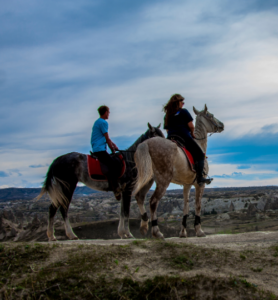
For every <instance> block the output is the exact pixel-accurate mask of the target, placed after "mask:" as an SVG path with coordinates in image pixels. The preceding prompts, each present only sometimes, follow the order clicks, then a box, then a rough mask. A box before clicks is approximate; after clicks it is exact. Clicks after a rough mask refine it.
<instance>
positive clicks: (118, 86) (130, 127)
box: [0, 0, 278, 185]
mask: <svg viewBox="0 0 278 300" xmlns="http://www.w3.org/2000/svg"><path fill="white" fill-rule="evenodd" d="M2 1H3V0H2ZM16 3H17V5H14V4H13V3H9V2H7V3H6V2H5V5H3V9H2V10H1V12H0V17H1V22H2V23H3V24H4V26H1V28H0V38H1V45H0V49H1V57H0V66H1V69H0V99H1V100H0V101H1V103H0V104H1V111H0V136H1V138H0V153H1V155H0V164H1V168H3V170H9V169H10V168H18V169H19V171H20V174H23V175H24V176H25V178H28V182H29V183H30V184H32V183H34V184H38V182H40V181H42V179H41V178H42V177H43V176H44V175H45V174H44V170H43V167H45V166H47V165H46V164H49V163H51V161H53V159H54V158H55V157H57V156H60V155H62V154H64V153H67V152H72V151H77V152H84V153H88V152H89V150H90V134H91V129H92V125H93V122H94V120H95V119H96V118H98V114H97V111H96V109H97V107H98V106H100V105H101V104H107V105H108V106H110V110H111V115H110V119H109V125H110V132H109V133H110V136H111V137H112V139H113V141H115V142H116V144H118V146H119V147H121V148H127V147H128V146H129V145H130V144H132V142H134V141H135V140H136V138H137V137H138V136H139V135H140V134H142V133H143V132H145V131H146V129H147V122H151V124H152V125H158V124H159V123H160V122H163V112H162V111H161V109H162V105H163V104H165V102H167V100H168V99H169V98H170V96H171V94H173V93H175V92H179V93H181V94H183V95H184V96H185V98H186V107H187V108H188V109H189V110H190V112H191V113H192V106H193V105H194V106H195V107H196V108H197V109H202V107H203V106H204V104H205V103H207V105H208V107H209V110H210V111H211V112H212V113H214V114H215V115H216V117H217V118H219V119H220V120H221V121H223V122H224V123H225V131H224V132H223V133H222V134H221V135H214V136H212V138H211V140H209V147H208V155H209V156H211V155H213V161H214V163H218V164H222V163H226V164H228V163H231V164H235V166H236V165H239V166H240V165H242V166H243V165H245V164H248V165H252V166H253V165H254V164H266V163H267V164H268V165H269V166H270V162H274V161H275V163H273V166H270V167H269V168H270V170H274V169H275V168H277V167H278V165H277V164H276V160H275V157H277V145H278V144H277V142H276V141H277V140H278V139H277V137H278V135H277V133H278V130H277V121H276V120H277V116H276V115H277V114H276V111H277V109H278V104H277V96H278V79H277V76H276V75H277V74H276V73H277V68H278V56H277V52H276V49H277V48H278V41H277V31H276V28H277V27H278V19H277V3H276V2H275V1H265V2H263V1H257V0H255V1H249V0H248V1H243V2H239V1H236V2H232V1H225V0H221V1H219V0H216V1H214V2H213V3H207V2H205V1H201V2H196V1H179V0H178V1H176V2H173V3H172V2H171V3H170V2H168V1H164V0H162V1H156V0H154V1H151V2H150V1H146V0H143V1H127V0H120V1H117V3H116V2H115V3H114V2H113V1H112V2H111V3H109V4H108V3H107V2H105V1H99V0H97V1H93V2H92V1H89V0H81V1H79V2H78V3H75V2H72V3H69V2H68V1H64V0H62V1H59V3H58V2H57V3H56V2H55V3H54V1H50V3H51V5H49V4H48V5H46V4H43V3H42V2H37V1H34V0H26V1H25V2H24V5H23V4H22V3H21V2H20V1H16ZM53 7H54V8H55V9H53ZM50 20H51V21H50ZM270 108H271V109H270ZM258 120H259V121H258ZM218 136H219V137H218ZM15 154H16V155H17V157H15V156H14V155H15ZM226 154H227V155H226ZM238 169H240V168H238ZM3 172H4V171H3ZM5 172H8V171H5ZM7 174H8V173H7ZM215 174H221V173H215ZM228 174H231V173H228ZM220 176H222V175H220ZM2 179H3V180H6V181H5V184H11V185H20V184H22V183H21V182H20V180H19V178H14V176H9V177H2ZM24 184H25V183H24Z"/></svg>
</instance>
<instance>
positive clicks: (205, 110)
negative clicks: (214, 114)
mask: <svg viewBox="0 0 278 300" xmlns="http://www.w3.org/2000/svg"><path fill="white" fill-rule="evenodd" d="M207 111H208V108H207V105H206V104H205V109H204V113H206V112H207Z"/></svg>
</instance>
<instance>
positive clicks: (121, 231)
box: [118, 190, 134, 239]
mask: <svg viewBox="0 0 278 300" xmlns="http://www.w3.org/2000/svg"><path fill="white" fill-rule="evenodd" d="M131 194H132V191H131V190H125V191H124V192H123V193H122V198H123V199H122V201H121V215H120V221H119V226H118V235H119V236H120V237H121V238H122V239H126V238H127V239H131V238H134V236H133V235H132V234H131V232H130V230H129V211H130V202H131Z"/></svg>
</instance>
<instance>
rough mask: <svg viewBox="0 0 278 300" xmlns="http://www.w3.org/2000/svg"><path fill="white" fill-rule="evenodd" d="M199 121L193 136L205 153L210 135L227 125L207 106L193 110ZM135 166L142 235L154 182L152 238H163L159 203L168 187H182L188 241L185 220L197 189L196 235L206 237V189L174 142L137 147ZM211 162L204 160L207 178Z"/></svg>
mask: <svg viewBox="0 0 278 300" xmlns="http://www.w3.org/2000/svg"><path fill="white" fill-rule="evenodd" d="M193 111H194V113H195V114H196V115H197V117H196V126H195V131H194V134H195V136H196V142H197V143H198V144H199V146H200V147H201V148H202V150H203V152H204V153H206V150H207V135H208V133H215V132H222V131H223V130H224V124H223V123H222V122H220V121H219V120H218V119H216V118H215V117H214V116H213V114H211V113H209V112H208V110H207V106H206V105H205V109H204V110H203V111H198V110H197V109H195V107H193ZM135 163H136V167H137V170H138V175H137V180H136V184H135V189H134V194H135V198H136V200H137V203H138V205H139V209H140V212H141V215H142V216H143V215H145V220H144V219H143V218H142V220H141V226H140V232H141V233H142V234H143V235H146V233H147V231H148V218H147V214H146V210H145V207H144V200H145V195H146V193H147V192H148V190H149V189H150V188H151V186H152V184H153V182H156V188H155V191H154V193H153V195H152V196H151V198H150V212H151V221H152V235H153V237H155V238H163V234H162V233H161V232H160V230H159V227H158V224H157V213H156V211H157V206H158V203H159V200H160V199H161V198H162V197H163V195H164V194H165V192H166V190H167V188H168V186H169V184H170V183H171V182H172V183H176V184H179V185H183V196H184V209H183V214H184V216H183V221H182V226H181V231H180V233H179V236H180V237H187V233H186V219H187V216H188V213H189V193H190V189H191V187H192V185H194V186H195V191H196V198H195V223H194V227H195V231H196V235H197V236H198V237H203V236H205V233H204V232H203V231H202V229H201V218H200V213H201V199H202V195H203V192H204V188H205V185H201V186H200V185H199V184H197V182H196V173H194V172H193V171H192V170H191V168H190V166H189V163H188V161H187V159H186V157H185V154H184V153H183V151H182V150H181V149H180V148H179V147H178V146H177V145H176V144H175V143H173V142H172V141H170V140H168V139H164V138H161V137H154V138H152V139H149V140H146V141H145V142H143V143H142V144H140V145H139V146H138V147H137V150H136V152H135ZM208 170H209V167H208V162H207V160H205V168H204V173H205V175H206V176H207V174H208Z"/></svg>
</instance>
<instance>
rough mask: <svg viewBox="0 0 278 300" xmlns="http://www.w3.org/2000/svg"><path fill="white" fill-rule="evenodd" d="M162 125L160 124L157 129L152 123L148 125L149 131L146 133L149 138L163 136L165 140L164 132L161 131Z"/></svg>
mask: <svg viewBox="0 0 278 300" xmlns="http://www.w3.org/2000/svg"><path fill="white" fill-rule="evenodd" d="M160 125H161V124H159V125H158V126H157V127H153V126H152V125H151V124H150V123H148V127H149V129H148V130H147V131H146V133H145V135H146V136H147V137H148V138H152V137H155V136H161V137H163V138H165V136H164V134H163V132H162V131H161V130H160V129H159V128H160Z"/></svg>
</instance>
